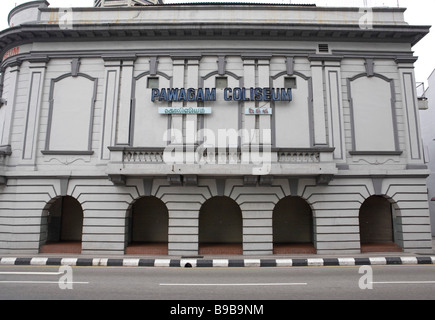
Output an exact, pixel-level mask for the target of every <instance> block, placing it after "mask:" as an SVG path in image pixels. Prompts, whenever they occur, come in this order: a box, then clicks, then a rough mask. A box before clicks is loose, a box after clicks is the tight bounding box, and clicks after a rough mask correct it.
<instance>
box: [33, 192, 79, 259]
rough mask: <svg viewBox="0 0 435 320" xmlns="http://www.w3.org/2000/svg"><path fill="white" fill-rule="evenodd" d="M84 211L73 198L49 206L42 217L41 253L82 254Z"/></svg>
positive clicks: (55, 201)
mask: <svg viewBox="0 0 435 320" xmlns="http://www.w3.org/2000/svg"><path fill="white" fill-rule="evenodd" d="M82 232H83V209H82V206H81V204H80V203H79V202H78V201H77V200H76V199H75V198H73V197H70V196H64V197H59V198H56V199H54V200H53V201H51V202H50V203H49V204H48V207H47V208H46V210H44V214H43V216H42V223H41V241H40V242H41V247H40V253H81V251H82Z"/></svg>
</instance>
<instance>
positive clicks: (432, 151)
mask: <svg viewBox="0 0 435 320" xmlns="http://www.w3.org/2000/svg"><path fill="white" fill-rule="evenodd" d="M427 83H428V88H427V90H426V91H425V93H424V96H425V97H426V98H427V101H428V105H429V107H428V109H427V110H421V111H420V121H421V133H422V136H423V143H424V148H425V152H426V153H425V154H426V159H425V160H426V163H427V166H428V167H429V170H430V172H431V174H430V175H429V177H428V178H427V187H428V198H429V200H430V201H429V209H430V215H431V222H432V224H431V225H432V235H435V203H434V201H433V200H432V199H433V198H434V197H435V175H434V172H435V145H434V141H435V140H434V139H435V132H434V130H433V119H435V72H432V73H431V74H430V76H429V78H428V81H427Z"/></svg>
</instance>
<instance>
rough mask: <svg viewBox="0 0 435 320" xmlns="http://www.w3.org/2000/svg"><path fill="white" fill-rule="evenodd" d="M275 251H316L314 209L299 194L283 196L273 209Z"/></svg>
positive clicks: (291, 252)
mask: <svg viewBox="0 0 435 320" xmlns="http://www.w3.org/2000/svg"><path fill="white" fill-rule="evenodd" d="M272 225H273V253H274V254H298V253H305V254H307V253H310V254H314V253H316V248H315V246H314V227H313V211H312V209H311V207H310V205H309V204H308V202H307V201H306V200H305V199H303V198H301V197H299V196H287V197H285V198H282V199H281V200H280V201H279V202H278V203H277V204H276V205H275V208H274V209H273V214H272Z"/></svg>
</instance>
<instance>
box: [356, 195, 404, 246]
mask: <svg viewBox="0 0 435 320" xmlns="http://www.w3.org/2000/svg"><path fill="white" fill-rule="evenodd" d="M393 211H394V209H393V205H392V204H391V203H390V201H388V199H387V198H384V197H382V196H371V197H369V198H367V199H366V200H365V201H364V203H363V204H362V205H361V208H360V210H359V228H360V241H361V252H388V251H393V252H394V251H402V249H401V248H400V247H399V246H398V245H397V244H396V243H395V240H394V223H393Z"/></svg>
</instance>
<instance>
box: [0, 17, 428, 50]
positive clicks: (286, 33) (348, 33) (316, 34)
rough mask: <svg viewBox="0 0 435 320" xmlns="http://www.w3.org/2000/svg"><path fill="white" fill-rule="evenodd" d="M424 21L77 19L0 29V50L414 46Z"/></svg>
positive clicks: (424, 31) (420, 34) (422, 32)
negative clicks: (76, 45)
mask: <svg viewBox="0 0 435 320" xmlns="http://www.w3.org/2000/svg"><path fill="white" fill-rule="evenodd" d="M429 29H430V27H428V26H403V25H399V26H396V25H391V26H386V25H383V26H373V28H372V29H361V28H359V26H358V25H339V24H336V25H331V24H273V23H270V24H267V23H266V24H253V23H240V24H239V23H206V24H204V23H171V24H166V23H162V24H159V25H156V24H149V23H141V24H138V23H135V24H121V23H120V24H77V25H74V26H73V28H70V29H61V28H59V26H58V25H49V24H34V25H31V24H26V25H21V26H19V27H14V28H9V29H6V30H4V31H2V32H0V51H6V50H7V49H9V48H12V47H15V46H17V45H21V44H25V43H32V42H38V41H44V42H49V41H52V42H71V41H125V40H140V39H151V38H153V39H165V40H177V39H181V38H183V39H198V40H201V39H206V40H210V39H211V38H213V39H216V40H224V39H232V40H238V39H244V40H247V39H249V40H255V39H257V40H259V39H267V40H286V41H288V40H289V39H291V40H292V41H296V40H304V41H307V40H308V41H340V40H342V41H358V42H361V41H365V42H383V43H386V42H396V43H397V42H402V43H410V44H411V45H415V44H416V43H417V42H418V41H419V40H420V39H421V38H423V37H424V36H425V35H426V34H427V33H429Z"/></svg>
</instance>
